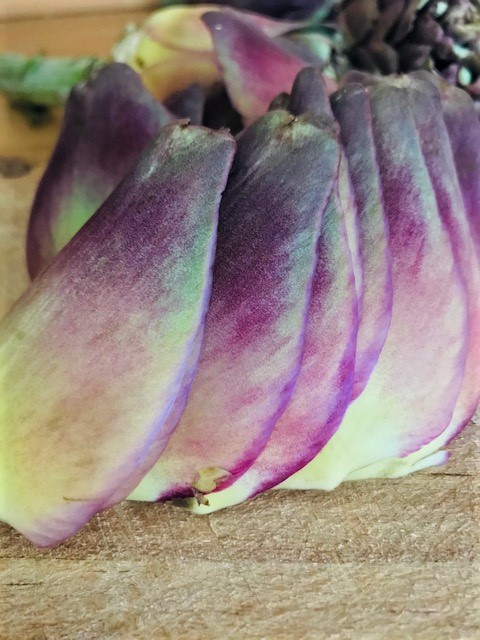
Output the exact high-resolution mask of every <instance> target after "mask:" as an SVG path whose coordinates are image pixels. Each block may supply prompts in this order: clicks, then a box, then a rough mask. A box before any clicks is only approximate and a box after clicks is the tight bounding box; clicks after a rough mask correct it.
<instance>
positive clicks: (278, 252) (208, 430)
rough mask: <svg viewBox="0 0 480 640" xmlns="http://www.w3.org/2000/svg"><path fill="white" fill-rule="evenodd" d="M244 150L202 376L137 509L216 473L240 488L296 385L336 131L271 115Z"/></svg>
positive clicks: (230, 193) (226, 208)
mask: <svg viewBox="0 0 480 640" xmlns="http://www.w3.org/2000/svg"><path fill="white" fill-rule="evenodd" d="M237 142H238V151H237V154H236V156H235V160H234V164H233V167H232V172H231V174H230V178H229V181H228V184H227V188H226V191H225V193H224V195H223V198H222V205H221V210H220V222H219V234H218V244H217V247H218V248H217V254H216V258H215V265H214V272H213V286H212V296H211V300H210V306H209V310H208V314H207V318H206V324H205V334H204V340H203V345H202V352H201V355H200V360H199V366H198V371H197V375H196V377H195V380H194V382H193V385H192V390H191V393H190V397H189V401H188V403H187V407H186V410H185V412H184V414H183V416H182V419H181V421H180V424H179V426H178V427H177V429H176V430H175V432H174V434H173V436H172V439H171V440H170V443H169V445H168V447H167V449H166V450H165V452H164V453H163V455H162V456H161V457H160V459H159V460H158V462H157V464H156V465H155V466H154V467H153V469H152V470H151V471H150V473H149V474H148V475H147V476H146V477H145V478H144V480H143V481H142V482H141V483H140V485H139V486H138V487H137V489H136V490H135V491H134V492H133V493H132V495H131V496H130V497H131V499H136V500H159V499H166V498H170V497H188V496H191V495H192V488H195V489H196V490H197V491H198V489H197V488H196V486H195V485H198V483H199V482H200V484H202V478H204V477H205V475H207V476H208V477H210V476H211V474H210V472H209V471H208V470H210V469H220V470H222V472H221V474H220V480H219V483H218V486H219V485H222V486H223V485H225V484H226V483H227V482H228V483H230V482H233V480H234V479H235V478H236V477H238V476H239V475H241V474H242V473H243V472H244V471H245V470H246V469H247V468H248V467H249V466H250V465H251V464H252V463H253V461H254V460H255V459H256V458H257V456H258V455H259V453H260V452H261V451H262V450H263V448H264V447H265V445H266V442H267V440H268V438H269V436H270V433H271V431H272V429H273V427H274V425H275V423H276V422H277V420H278V417H279V416H280V415H281V414H282V412H283V410H284V409H285V407H286V405H287V404H288V402H289V400H290V397H291V394H292V392H293V388H294V385H295V382H296V380H297V376H298V372H299V368H300V362H301V357H302V350H303V346H304V334H305V325H306V317H307V309H308V305H309V299H310V290H311V282H312V277H313V271H314V266H315V260H316V245H317V240H318V236H319V233H320V226H321V221H322V215H323V211H324V209H325V207H326V204H327V200H328V197H329V195H330V191H331V189H332V185H333V181H334V180H335V178H336V175H337V171H338V154H339V148H338V142H337V137H336V133H335V131H334V130H333V129H332V127H331V125H327V124H326V123H325V121H324V120H319V119H317V118H315V117H301V118H298V119H297V118H294V117H293V116H292V115H291V114H289V113H287V112H284V111H272V112H270V113H268V114H266V115H265V116H263V117H262V118H260V119H259V120H258V121H257V122H255V123H254V124H253V125H252V126H251V127H249V128H248V129H246V130H244V131H243V132H242V133H241V134H240V135H239V136H238V138H237ZM206 470H207V471H206Z"/></svg>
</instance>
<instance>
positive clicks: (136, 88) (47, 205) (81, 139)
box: [27, 63, 175, 278]
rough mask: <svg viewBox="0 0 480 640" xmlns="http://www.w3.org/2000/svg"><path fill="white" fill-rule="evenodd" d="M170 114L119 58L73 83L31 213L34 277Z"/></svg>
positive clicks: (29, 236) (129, 167)
mask: <svg viewBox="0 0 480 640" xmlns="http://www.w3.org/2000/svg"><path fill="white" fill-rule="evenodd" d="M174 119H175V118H174V116H172V114H170V113H169V112H168V111H167V110H166V109H165V108H164V107H162V105H161V104H159V103H158V102H157V101H156V100H155V99H154V98H153V97H152V96H151V95H150V94H149V92H148V91H147V89H145V87H144V86H143V85H142V82H141V80H140V77H139V76H138V75H137V74H136V73H135V72H134V71H132V69H130V68H129V67H128V66H127V65H124V64H120V63H114V64H110V65H106V66H104V67H102V68H101V69H99V70H98V71H96V72H94V73H93V74H92V75H91V76H90V78H89V79H88V81H87V82H86V83H84V84H78V85H76V86H75V87H74V88H73V89H72V91H71V93H70V97H69V99H68V101H67V105H66V108H65V116H64V121H63V126H62V129H61V132H60V137H59V139H58V142H57V144H56V147H55V149H54V151H53V155H52V157H51V159H50V162H49V164H48V166H47V169H46V171H45V174H44V175H43V177H42V179H41V181H40V184H39V186H38V189H37V193H36V196H35V200H34V203H33V207H32V212H31V215H30V223H29V228H28V234H27V262H28V268H29V272H30V275H31V276H32V278H33V277H35V276H36V275H37V274H38V273H39V272H40V271H41V270H42V269H43V268H44V267H45V266H47V265H48V264H49V262H50V261H51V260H52V259H53V257H54V256H55V255H56V254H57V253H58V252H59V251H60V250H61V249H62V248H63V247H64V246H65V245H66V244H67V242H68V241H69V240H71V238H72V237H73V236H74V235H75V233H76V232H77V231H78V230H79V229H80V228H81V227H82V226H83V225H84V224H85V222H87V220H88V219H89V218H90V217H91V216H92V215H93V213H94V212H95V211H96V210H97V209H98V207H99V206H100V205H101V204H102V202H103V201H104V200H106V198H107V197H108V196H109V195H110V193H111V192H112V191H113V189H114V188H115V187H116V186H117V185H118V184H119V183H120V181H121V180H122V179H123V178H124V177H125V176H126V175H127V173H129V172H130V171H131V170H132V169H133V167H134V166H135V164H136V162H137V161H138V159H139V158H140V155H141V153H142V151H143V150H144V149H145V147H146V146H147V144H148V143H149V142H150V141H151V140H152V138H153V137H154V136H155V135H157V134H158V132H159V130H160V128H161V127H162V126H164V125H166V124H168V123H170V122H172V121H173V120H174Z"/></svg>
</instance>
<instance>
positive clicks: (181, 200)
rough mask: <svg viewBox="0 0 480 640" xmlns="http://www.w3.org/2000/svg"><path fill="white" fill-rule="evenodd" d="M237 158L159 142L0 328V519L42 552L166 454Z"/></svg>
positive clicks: (188, 140)
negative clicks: (151, 456)
mask: <svg viewBox="0 0 480 640" xmlns="http://www.w3.org/2000/svg"><path fill="white" fill-rule="evenodd" d="M234 146H235V144H234V141H233V139H232V138H231V136H229V135H228V134H226V133H217V132H212V131H209V130H207V129H202V128H194V127H188V126H185V125H169V126H167V127H165V128H163V129H162V131H161V133H160V134H159V136H158V138H157V139H156V141H155V142H154V143H153V144H152V145H151V146H150V148H149V150H148V151H147V152H146V153H145V155H144V156H142V159H141V160H140V162H139V164H138V165H137V166H136V168H135V169H134V171H133V172H132V173H131V174H129V175H128V176H127V177H126V178H125V179H124V180H123V181H122V183H121V184H120V185H119V187H118V188H117V189H116V190H115V191H114V192H113V193H112V195H111V196H110V197H109V198H108V199H107V200H106V202H105V203H104V204H103V205H102V207H101V208H100V209H99V210H98V211H97V212H96V214H95V215H94V216H93V217H92V218H91V219H90V220H89V222H88V223H87V224H86V225H85V226H84V227H83V228H82V229H81V230H80V232H79V233H78V234H77V235H76V236H75V237H74V238H73V239H72V240H71V241H70V243H68V244H67V246H66V247H65V248H64V249H63V250H62V251H61V252H60V253H59V254H58V255H57V256H56V258H55V259H54V260H53V261H52V263H51V265H50V266H49V267H48V268H47V269H45V270H44V271H43V272H42V273H41V274H40V275H39V276H38V277H37V278H36V279H35V280H34V282H33V283H32V284H31V286H30V288H29V289H28V290H27V292H26V293H25V294H24V296H23V297H22V298H21V299H20V300H19V302H18V303H17V304H16V305H15V306H14V307H13V309H12V310H11V312H10V313H9V315H7V317H6V318H5V319H4V320H3V322H2V324H1V325H0V362H1V368H0V388H1V389H2V396H1V399H0V450H1V452H2V454H1V455H2V460H1V463H2V464H1V476H0V477H1V483H0V517H1V519H2V520H5V521H6V522H8V523H10V524H11V525H12V526H13V527H15V528H16V529H18V530H19V531H21V532H22V533H23V534H24V535H25V536H27V537H28V538H29V539H30V540H32V541H33V542H35V543H36V544H38V545H41V546H45V545H51V544H55V543H58V542H60V541H62V540H64V539H65V538H67V537H68V536H70V535H72V534H74V533H75V532H76V531H77V530H78V529H79V528H80V527H81V526H82V525H83V524H84V523H85V522H86V521H87V520H88V519H89V518H90V517H91V516H92V515H93V514H94V513H96V512H97V511H100V510H102V509H103V508H104V507H105V506H106V505H107V504H109V499H110V498H111V496H112V495H113V494H114V493H115V492H117V500H120V499H121V498H123V497H125V496H126V493H128V491H129V488H130V487H129V485H128V481H129V478H130V477H131V476H132V475H133V474H134V473H135V470H136V469H137V468H138V466H139V465H140V464H141V462H142V460H143V459H144V457H145V456H146V455H147V453H148V451H149V449H150V447H151V445H152V443H153V442H155V441H157V443H158V441H159V440H162V439H163V446H165V445H166V444H167V440H168V437H169V436H170V433H168V431H165V432H163V427H164V424H165V421H166V419H167V417H168V414H169V412H170V411H171V409H172V406H173V405H174V403H175V401H176V398H177V397H178V394H179V392H180V391H181V390H182V383H183V379H184V377H185V373H186V367H187V366H188V363H189V358H190V355H191V352H192V348H193V347H194V342H195V338H196V337H197V335H198V333H199V331H200V330H201V326H202V323H203V321H204V316H205V311H206V307H207V304H208V297H209V292H210V280H211V265H212V261H213V255H214V248H215V236H216V229H217V222H218V207H219V201H220V196H221V193H222V191H223V189H224V186H225V183H226V179H227V175H228V171H229V168H230V163H231V160H232V155H233V151H234ZM123 486H125V487H127V488H126V489H125V490H124V491H123V493H122V491H121V487H123ZM125 491H126V493H125Z"/></svg>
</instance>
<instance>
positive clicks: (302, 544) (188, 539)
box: [0, 14, 480, 640]
mask: <svg viewBox="0 0 480 640" xmlns="http://www.w3.org/2000/svg"><path fill="white" fill-rule="evenodd" d="M140 15H141V14H135V16H136V17H137V18H138V16H140ZM126 20H127V15H126V14H125V15H124V14H115V15H113V16H110V17H109V18H108V19H107V17H106V16H101V17H99V16H95V17H93V16H83V17H77V18H61V19H51V20H45V21H42V22H15V23H11V24H10V28H9V47H8V48H10V49H16V50H18V51H20V50H23V51H29V52H33V51H34V50H35V48H41V47H40V45H41V44H42V43H43V44H44V48H45V49H47V50H50V51H52V52H54V53H57V54H68V53H87V52H88V51H85V50H84V49H85V48H86V47H90V51H92V52H102V51H107V50H108V48H109V46H110V44H111V42H113V40H114V38H115V37H116V35H117V34H118V32H119V29H120V26H121V25H122V24H123V23H124V22H125V21H126ZM102 21H103V22H102ZM105 21H106V22H105ZM0 28H1V25H0ZM86 29H87V30H88V29H90V31H89V32H90V33H91V32H92V31H93V33H97V34H100V35H99V38H87V37H85V30H86ZM30 36H31V37H30ZM32 42H34V43H36V45H35V46H34V45H33V44H32ZM0 45H1V42H0ZM82 47H83V50H82ZM59 121H60V114H56V116H55V118H54V120H53V122H52V123H51V124H50V125H48V126H47V127H45V128H42V129H37V130H32V129H30V128H29V127H28V126H27V125H25V124H24V122H23V121H22V120H21V118H20V117H19V116H18V115H16V114H13V113H12V112H10V111H8V110H7V109H6V107H5V105H4V104H3V103H1V104H0V157H1V158H2V159H1V160H0V171H1V172H3V173H7V174H8V173H10V174H12V173H16V174H21V173H22V172H23V175H20V176H17V177H10V178H8V177H7V178H6V177H0V316H1V315H3V314H4V313H5V312H6V311H7V309H8V307H9V306H10V305H11V303H12V302H13V301H14V300H15V299H16V298H17V297H18V295H20V294H21V293H22V290H23V289H24V288H25V287H26V286H27V283H28V280H27V275H26V270H25V259H24V237H25V228H26V223H27V218H28V212H29V206H30V203H31V200H32V197H33V193H34V189H35V187H36V184H37V182H38V179H39V177H40V175H41V172H42V169H43V167H44V163H45V160H46V158H47V157H48V155H49V153H50V150H51V147H52V145H53V142H54V139H55V137H56V135H57V133H58V125H59ZM12 157H16V158H17V159H20V160H21V161H22V162H18V161H17V162H12V161H11V158H12ZM5 158H8V161H6V160H5ZM479 444H480V439H479V435H478V430H477V429H475V427H474V426H470V427H469V428H468V429H467V430H466V431H465V432H464V434H463V435H462V436H461V437H460V438H459V439H458V440H457V441H456V442H455V443H454V444H453V445H452V451H453V452H454V453H453V456H452V460H451V462H450V463H449V464H448V465H447V466H446V467H443V468H440V469H437V470H434V471H430V472H425V473H419V474H416V475H414V476H410V477H408V478H405V479H402V480H396V481H369V482H363V483H350V484H346V485H344V486H342V487H340V488H339V489H337V490H335V491H334V492H332V493H320V492H318V493H317V492H308V493H300V492H292V493H285V492H279V491H275V492H270V493H269V494H267V495H264V496H262V497H260V498H258V499H256V500H254V501H252V502H249V503H248V504H243V505H239V506H238V507H235V508H232V509H230V510H228V511H225V512H220V513H217V514H213V515H211V516H208V517H198V516H193V515H190V514H189V513H186V512H185V511H183V510H181V509H180V508H179V507H175V506H173V505H170V504H167V505H146V504H145V505H144V504H130V503H124V504H122V505H119V506H117V507H116V508H114V509H111V510H109V511H108V512H107V513H104V514H102V515H100V516H98V517H96V518H94V519H93V520H92V521H91V522H90V523H89V524H88V525H87V526H86V527H85V528H84V529H83V530H82V531H81V532H80V533H79V534H78V535H77V536H75V538H73V539H72V540H70V541H69V542H67V543H65V544H63V545H61V546H60V547H58V548H56V549H52V550H41V551H39V550H38V549H36V548H34V547H33V546H32V545H31V544H30V543H28V542H27V541H25V540H24V539H23V538H22V537H21V536H20V535H18V534H17V533H15V532H14V531H13V530H11V529H10V528H9V527H7V526H6V525H1V524H0V639H1V640H40V639H42V640H47V639H48V640H60V639H65V640H67V639H68V640H71V639H74V640H96V639H99V640H100V639H101V640H106V639H110V638H126V639H128V640H133V639H136V638H139V639H153V640H159V639H163V638H169V639H174V640H177V639H183V638H185V639H188V640H197V639H198V640H204V639H208V640H217V639H218V640H220V639H221V640H224V639H231V640H256V639H261V638H266V639H269V640H270V639H271V640H290V639H311V640H323V639H325V640H326V639H335V640H351V639H353V640H363V639H365V640H383V639H388V640H397V639H415V640H463V639H468V638H471V639H478V638H480V604H479V603H480V580H479V568H480V567H479V550H480V538H479V511H480V510H479V505H480V501H479V491H478V488H479V485H478V477H479V475H478V474H479V468H480V453H479Z"/></svg>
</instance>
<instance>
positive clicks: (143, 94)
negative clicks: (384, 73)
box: [0, 11, 480, 546]
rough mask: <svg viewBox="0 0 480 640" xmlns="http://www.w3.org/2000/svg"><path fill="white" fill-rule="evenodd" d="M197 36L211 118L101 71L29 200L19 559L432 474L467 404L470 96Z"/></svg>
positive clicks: (232, 18)
mask: <svg viewBox="0 0 480 640" xmlns="http://www.w3.org/2000/svg"><path fill="white" fill-rule="evenodd" d="M204 20H205V24H206V26H207V27H208V28H209V29H210V30H211V33H212V38H213V43H214V50H215V61H216V68H217V69H218V74H219V77H220V78H221V82H222V87H223V89H222V90H224V91H226V94H225V95H226V96H228V99H225V100H224V101H223V102H222V101H219V100H217V101H216V102H215V100H213V102H212V100H211V99H210V98H211V96H208V95H207V96H206V94H205V92H204V91H203V90H202V89H201V86H199V85H201V83H199V85H193V86H191V87H188V88H187V89H186V90H184V91H181V92H176V93H175V95H174V96H171V97H170V98H169V99H168V100H166V101H165V103H164V104H163V105H162V104H161V103H160V102H159V101H158V99H157V97H155V96H154V95H153V94H152V92H151V91H149V90H148V89H147V87H146V86H145V85H144V84H143V83H142V80H141V78H140V76H139V75H138V74H137V73H136V72H135V71H134V70H132V68H131V67H129V66H127V65H126V64H121V63H112V64H108V65H106V66H104V67H103V68H101V69H99V70H96V71H95V72H94V73H93V74H92V76H91V77H90V79H89V80H88V81H87V82H86V83H84V84H81V85H77V86H76V87H75V88H74V89H73V90H72V92H71V95H70V97H69V100H68V103H67V106H66V112H65V118H64V123H63V127H62V130H61V133H60V138H59V140H58V143H57V146H56V148H55V150H54V153H53V155H52V158H51V160H50V163H49V165H48V167H47V169H46V171H45V174H44V176H43V178H42V180H41V182H40V185H39V187H38V191H37V194H36V197H35V201H34V204H33V209H32V214H31V219H30V225H29V232H28V243H27V260H28V266H29V270H30V274H31V276H32V283H31V285H30V287H29V289H28V290H27V291H26V292H25V294H24V295H23V296H22V297H21V298H20V300H19V301H18V302H17V303H16V304H15V305H14V307H13V308H12V309H11V311H10V313H9V314H8V315H7V317H6V318H4V320H3V321H2V323H1V325H0V362H1V367H0V376H1V378H0V388H1V397H0V442H1V445H0V447H1V452H2V453H1V468H0V477H1V483H0V518H1V519H2V520H4V521H5V522H7V523H9V524H10V525H12V526H13V527H15V528H16V529H17V530H19V531H20V532H21V533H22V534H24V535H25V536H26V537H27V538H29V539H30V540H31V541H33V542H34V543H35V544H37V545H40V546H46V545H52V544H56V543H58V542H60V541H62V540H64V539H66V538H67V537H69V536H71V535H73V534H74V533H75V532H76V531H77V530H78V529H79V528H80V527H81V526H82V525H83V524H85V523H86V522H87V521H88V520H89V518H91V517H92V516H93V515H94V514H95V513H97V512H99V511H101V510H103V509H106V508H107V507H109V506H111V505H113V504H115V503H117V502H119V501H121V500H123V499H125V498H130V499H132V500H146V501H159V500H166V499H171V498H183V499H185V500H184V504H185V505H186V506H188V507H189V508H190V509H191V510H193V511H195V512H200V513H208V512H211V511H214V510H216V509H220V508H223V507H227V506H230V505H234V504H237V503H239V502H242V501H244V500H246V499H249V498H252V497H254V496H255V495H257V494H259V493H260V492H263V491H266V490H268V489H270V488H273V487H281V488H294V489H333V488H334V487H336V486H337V485H338V484H339V483H340V482H342V481H344V480H358V479H361V478H372V477H399V476H402V475H405V474H408V473H410V472H412V471H416V470H419V469H423V468H426V467H429V466H433V465H439V464H442V463H444V462H445V461H446V460H447V459H448V452H447V451H446V450H445V449H444V448H443V447H444V446H445V445H447V444H448V443H449V441H450V440H451V439H452V438H453V437H454V436H456V435H457V434H458V433H459V432H460V430H461V429H462V428H463V427H464V426H465V425H466V424H467V423H468V422H469V420H470V419H471V417H472V415H473V414H474V412H475V409H476V407H477V404H478V402H479V396H480V358H479V356H478V354H479V353H480V267H479V256H480V122H479V119H478V115H477V114H476V111H475V108H474V105H473V103H472V102H471V99H470V98H469V96H468V95H467V94H466V93H465V92H463V91H462V90H461V89H457V88H454V87H451V86H449V85H444V84H443V82H442V81H440V80H439V79H437V77H436V76H434V75H433V74H430V73H428V72H418V73H415V74H413V75H410V76H401V77H397V76H389V77H385V78H374V77H372V76H368V75H359V74H356V75H355V76H353V75H352V76H350V77H347V78H345V79H344V81H342V82H341V86H340V87H336V86H332V84H333V83H332V81H331V80H330V81H327V82H326V81H325V78H324V77H323V75H322V73H321V72H320V71H319V70H318V69H315V68H312V67H309V66H307V63H306V62H305V61H304V60H302V59H300V58H299V57H298V56H297V54H296V53H295V52H293V51H292V49H291V48H286V47H285V48H282V44H281V43H279V41H278V39H277V38H276V35H277V34H273V36H272V34H271V33H269V32H268V29H266V28H265V24H263V23H262V24H260V25H259V24H255V23H252V22H251V21H249V20H247V19H244V18H242V17H238V15H237V13H236V12H233V11H225V12H214V13H209V14H207V16H206V17H205V18H204ZM264 20H267V19H264ZM268 24H270V23H268ZM274 36H275V37H274ZM272 100H273V103H272V104H271V106H270V103H271V102H272ZM225 104H226V105H227V106H222V105H225ZM212 105H213V106H212ZM215 105H216V106H215ZM214 108H216V109H217V115H218V119H217V121H218V122H219V123H220V126H222V123H224V122H226V121H227V120H228V117H229V114H230V115H231V112H232V111H234V112H235V113H236V114H237V115H238V121H239V122H240V123H241V127H239V128H241V130H240V131H239V132H238V133H237V134H236V136H235V137H233V136H232V134H231V133H230V131H228V130H227V129H224V128H218V129H216V130H214V129H213V128H210V127H207V126H204V125H205V123H207V124H208V123H211V122H213V120H214V118H213V119H212V115H211V112H212V109H214ZM221 109H225V113H223V112H222V113H220V111H221ZM209 111H210V116H209V118H210V119H209V120H207V114H208V112H209ZM227 111H228V113H227Z"/></svg>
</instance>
